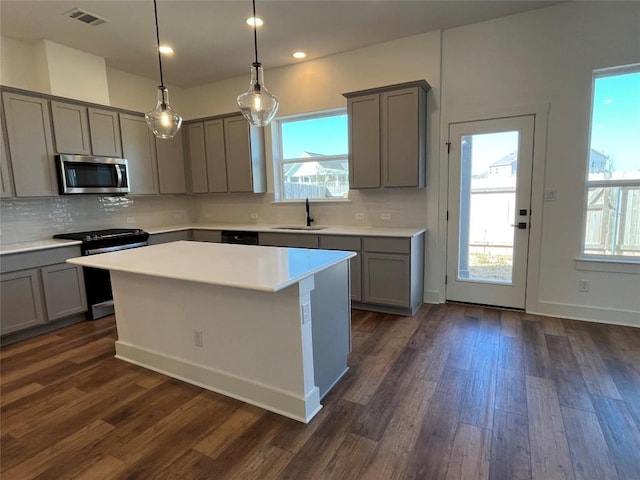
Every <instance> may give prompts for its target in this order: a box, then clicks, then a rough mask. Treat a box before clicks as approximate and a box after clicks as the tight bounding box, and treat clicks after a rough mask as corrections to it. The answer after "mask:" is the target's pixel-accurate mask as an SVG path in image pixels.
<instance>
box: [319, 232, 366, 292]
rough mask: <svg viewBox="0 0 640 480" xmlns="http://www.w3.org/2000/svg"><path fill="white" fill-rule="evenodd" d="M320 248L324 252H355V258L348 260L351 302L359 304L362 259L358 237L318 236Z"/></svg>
mask: <svg viewBox="0 0 640 480" xmlns="http://www.w3.org/2000/svg"><path fill="white" fill-rule="evenodd" d="M320 248H322V249H325V250H346V251H351V252H356V254H357V255H356V256H355V257H353V258H351V259H349V269H350V273H351V300H354V301H356V302H359V301H360V300H361V299H362V257H361V255H362V254H361V253H360V249H361V248H362V247H361V240H360V237H348V236H342V235H320Z"/></svg>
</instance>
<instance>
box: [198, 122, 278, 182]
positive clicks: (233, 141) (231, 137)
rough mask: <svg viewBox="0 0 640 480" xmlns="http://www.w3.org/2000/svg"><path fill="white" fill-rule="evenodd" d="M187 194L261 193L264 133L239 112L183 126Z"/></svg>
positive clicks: (263, 171) (264, 179)
mask: <svg viewBox="0 0 640 480" xmlns="http://www.w3.org/2000/svg"><path fill="white" fill-rule="evenodd" d="M186 130H187V135H188V139H187V142H186V144H187V157H188V165H189V172H190V179H191V181H190V192H191V193H225V192H229V193H235V192H238V193H241V192H246V193H264V192H266V189H267V184H266V165H265V154H264V132H263V131H262V129H261V128H254V127H250V126H249V124H248V122H247V121H246V120H245V119H244V117H243V116H242V115H238V114H232V115H222V116H219V117H213V118H210V119H206V120H203V121H200V122H196V123H190V124H187V125H186Z"/></svg>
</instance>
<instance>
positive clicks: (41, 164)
mask: <svg viewBox="0 0 640 480" xmlns="http://www.w3.org/2000/svg"><path fill="white" fill-rule="evenodd" d="M2 99H3V102H4V113H5V121H6V125H7V139H8V144H9V154H10V161H11V168H12V171H13V180H14V187H15V194H16V196H18V197H48V196H54V195H57V194H58V186H57V180H56V170H55V162H54V158H53V155H54V150H53V140H52V136H51V123H50V113H49V102H48V101H47V100H46V99H44V98H38V97H31V96H27V95H20V94H17V93H12V92H3V94H2Z"/></svg>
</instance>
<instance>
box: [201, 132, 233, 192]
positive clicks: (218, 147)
mask: <svg viewBox="0 0 640 480" xmlns="http://www.w3.org/2000/svg"><path fill="white" fill-rule="evenodd" d="M204 143H205V149H206V152H207V179H208V182H209V191H210V192H212V193H216V192H226V191H227V163H226V160H225V158H226V157H225V148H224V122H223V120H210V121H208V122H205V123H204Z"/></svg>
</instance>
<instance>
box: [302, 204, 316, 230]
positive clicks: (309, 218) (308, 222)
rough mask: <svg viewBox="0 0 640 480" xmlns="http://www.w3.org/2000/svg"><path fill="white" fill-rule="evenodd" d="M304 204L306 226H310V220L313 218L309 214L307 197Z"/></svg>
mask: <svg viewBox="0 0 640 480" xmlns="http://www.w3.org/2000/svg"><path fill="white" fill-rule="evenodd" d="M304 206H305V209H306V210H307V227H310V226H311V222H313V221H314V220H313V218H311V216H310V215H309V199H308V198H307V199H305V201H304Z"/></svg>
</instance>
